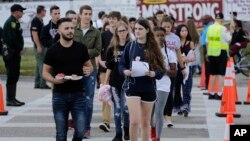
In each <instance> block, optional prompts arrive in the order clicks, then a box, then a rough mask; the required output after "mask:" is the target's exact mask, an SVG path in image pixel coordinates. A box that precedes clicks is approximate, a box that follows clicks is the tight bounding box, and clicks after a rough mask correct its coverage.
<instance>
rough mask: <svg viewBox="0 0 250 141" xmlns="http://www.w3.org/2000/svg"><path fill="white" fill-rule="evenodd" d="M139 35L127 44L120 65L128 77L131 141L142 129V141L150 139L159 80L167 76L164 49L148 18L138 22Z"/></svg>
mask: <svg viewBox="0 0 250 141" xmlns="http://www.w3.org/2000/svg"><path fill="white" fill-rule="evenodd" d="M135 36H136V40H135V41H131V42H130V43H128V44H127V45H126V47H125V49H124V52H123V55H122V57H121V61H120V64H119V71H120V73H122V74H124V75H125V77H126V79H125V82H124V84H123V89H124V90H125V91H126V101H127V105H128V109H129V119H130V128H129V129H130V130H129V131H130V140H131V141H137V140H138V137H139V127H141V137H142V140H149V133H150V129H151V128H150V119H151V113H152V108H153V105H154V102H155V100H156V84H155V79H161V78H162V76H163V75H164V73H165V68H164V60H163V56H162V53H161V50H160V47H159V46H158V43H157V41H156V39H155V37H154V33H153V32H152V30H151V28H150V25H149V23H148V21H147V20H146V19H143V18H141V19H138V20H137V21H136V24H135ZM138 62H139V63H138ZM133 63H135V64H139V65H138V66H136V65H133ZM138 70H141V71H138ZM134 72H136V74H135V73H134ZM140 72H142V73H140Z"/></svg>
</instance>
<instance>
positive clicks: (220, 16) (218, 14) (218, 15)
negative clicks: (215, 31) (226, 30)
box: [215, 12, 224, 19]
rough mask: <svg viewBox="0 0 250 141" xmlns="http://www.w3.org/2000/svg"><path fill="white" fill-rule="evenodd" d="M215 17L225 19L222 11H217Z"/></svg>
mask: <svg viewBox="0 0 250 141" xmlns="http://www.w3.org/2000/svg"><path fill="white" fill-rule="evenodd" d="M215 19H224V15H223V14H222V13H221V12H219V13H216V14H215Z"/></svg>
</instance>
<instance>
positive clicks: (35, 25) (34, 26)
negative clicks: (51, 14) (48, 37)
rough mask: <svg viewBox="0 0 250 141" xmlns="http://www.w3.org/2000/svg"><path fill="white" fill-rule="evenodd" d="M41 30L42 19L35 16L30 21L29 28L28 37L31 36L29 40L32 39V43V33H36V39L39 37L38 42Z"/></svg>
mask: <svg viewBox="0 0 250 141" xmlns="http://www.w3.org/2000/svg"><path fill="white" fill-rule="evenodd" d="M42 28H43V21H42V19H40V18H39V17H37V16H36V17H35V18H34V19H33V20H32V21H31V26H30V35H31V39H32V41H33V42H34V40H33V36H32V31H36V32H37V33H38V37H39V40H40V34H41V31H42ZM34 44H35V43H34ZM35 46H36V45H35Z"/></svg>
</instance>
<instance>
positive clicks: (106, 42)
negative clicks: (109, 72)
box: [100, 30, 113, 72]
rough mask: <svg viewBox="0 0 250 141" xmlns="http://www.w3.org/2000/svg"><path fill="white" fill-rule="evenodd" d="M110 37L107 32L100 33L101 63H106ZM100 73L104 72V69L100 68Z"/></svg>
mask: <svg viewBox="0 0 250 141" xmlns="http://www.w3.org/2000/svg"><path fill="white" fill-rule="evenodd" d="M112 37H113V33H112V32H110V31H109V30H108V31H105V32H103V33H102V50H101V59H102V61H106V55H107V48H108V47H109V44H110V41H111V39H112ZM100 71H101V72H105V71H106V69H105V68H103V67H102V66H100Z"/></svg>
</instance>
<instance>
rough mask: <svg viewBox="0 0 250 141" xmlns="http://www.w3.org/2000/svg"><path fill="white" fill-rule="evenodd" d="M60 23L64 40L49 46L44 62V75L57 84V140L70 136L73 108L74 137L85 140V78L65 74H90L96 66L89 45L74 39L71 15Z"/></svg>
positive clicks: (62, 140) (55, 105)
mask: <svg viewBox="0 0 250 141" xmlns="http://www.w3.org/2000/svg"><path fill="white" fill-rule="evenodd" d="M58 27H59V28H58V29H59V34H60V40H59V41H58V42H57V43H55V44H54V45H52V46H51V47H50V48H49V49H48V51H47V53H46V56H45V60H44V65H43V78H44V79H45V80H47V81H49V82H51V83H52V84H54V87H53V96H52V108H53V113H54V119H55V124H56V140H57V141H65V140H67V131H68V127H67V125H68V116H69V112H71V114H72V118H73V122H74V128H75V133H74V136H73V139H72V141H82V139H83V130H84V121H85V116H84V114H85V111H84V108H85V103H86V100H85V92H83V87H84V85H83V81H82V79H81V78H79V79H74V80H72V79H71V80H65V79H64V78H63V76H61V74H62V73H63V74H64V75H66V76H68V75H69V76H73V75H77V76H78V77H79V76H83V75H85V76H89V75H90V74H91V73H92V71H93V67H92V64H91V62H90V60H89V55H88V50H87V47H86V46H84V45H83V44H80V43H78V42H76V41H73V35H74V26H73V23H72V21H71V19H70V18H62V19H60V20H59V21H58ZM62 56H63V57H62ZM51 72H53V74H51ZM59 76H61V77H59Z"/></svg>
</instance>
